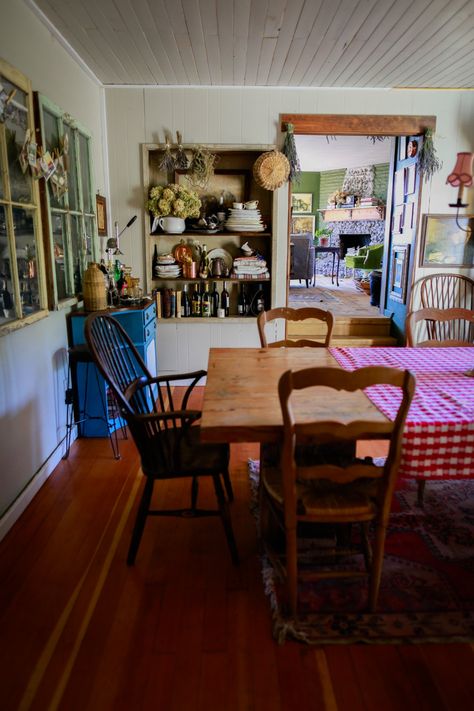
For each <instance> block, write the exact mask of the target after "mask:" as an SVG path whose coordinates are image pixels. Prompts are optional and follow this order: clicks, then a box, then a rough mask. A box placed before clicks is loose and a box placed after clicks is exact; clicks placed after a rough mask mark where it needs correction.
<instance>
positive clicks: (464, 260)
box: [420, 215, 474, 268]
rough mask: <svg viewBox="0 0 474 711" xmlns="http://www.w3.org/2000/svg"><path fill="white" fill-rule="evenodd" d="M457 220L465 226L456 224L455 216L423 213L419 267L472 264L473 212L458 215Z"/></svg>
mask: <svg viewBox="0 0 474 711" xmlns="http://www.w3.org/2000/svg"><path fill="white" fill-rule="evenodd" d="M458 222H459V224H460V225H461V228H464V229H461V228H460V227H459V226H458V224H457V223H456V216H455V215H423V219H422V224H421V250H420V266H421V267H446V268H450V267H472V266H473V265H474V215H459V217H458ZM469 228H470V229H469ZM465 230H468V231H465Z"/></svg>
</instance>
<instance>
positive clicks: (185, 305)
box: [181, 284, 191, 318]
mask: <svg viewBox="0 0 474 711" xmlns="http://www.w3.org/2000/svg"><path fill="white" fill-rule="evenodd" d="M181 316H182V317H183V318H188V316H191V302H190V300H189V294H188V285H187V284H184V285H183V291H182V293H181Z"/></svg>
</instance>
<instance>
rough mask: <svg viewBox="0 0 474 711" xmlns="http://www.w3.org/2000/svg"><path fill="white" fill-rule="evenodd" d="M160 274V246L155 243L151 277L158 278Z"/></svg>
mask: <svg viewBox="0 0 474 711" xmlns="http://www.w3.org/2000/svg"><path fill="white" fill-rule="evenodd" d="M157 276H158V247H157V245H156V244H155V251H154V252H153V260H152V263H151V278H152V279H156V278H157Z"/></svg>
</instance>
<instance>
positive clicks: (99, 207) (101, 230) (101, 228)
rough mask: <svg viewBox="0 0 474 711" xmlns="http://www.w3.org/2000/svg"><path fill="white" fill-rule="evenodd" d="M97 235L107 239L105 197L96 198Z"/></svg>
mask: <svg viewBox="0 0 474 711" xmlns="http://www.w3.org/2000/svg"><path fill="white" fill-rule="evenodd" d="M95 203H96V215H97V233H98V235H99V237H107V200H106V199H105V197H103V195H99V194H97V195H96V196H95Z"/></svg>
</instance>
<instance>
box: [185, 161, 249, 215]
mask: <svg viewBox="0 0 474 711" xmlns="http://www.w3.org/2000/svg"><path fill="white" fill-rule="evenodd" d="M190 175H191V173H190V171H189V170H184V169H176V170H175V172H174V182H175V183H176V184H177V185H183V186H184V187H186V188H187V189H188V190H194V191H195V192H196V193H197V194H198V195H199V197H200V198H201V201H202V206H203V212H204V213H209V212H216V211H217V208H218V207H219V206H220V202H219V201H220V198H221V196H223V198H224V208H226V209H228V208H231V207H232V203H234V202H246V201H247V200H248V199H249V188H250V172H249V171H248V170H242V169H239V168H236V169H231V168H229V169H227V168H222V169H221V168H216V169H215V170H214V173H213V174H212V175H211V177H210V178H209V180H208V182H207V185H206V186H205V187H204V188H200V187H199V188H196V186H195V185H193V182H192V180H191V177H190Z"/></svg>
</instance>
